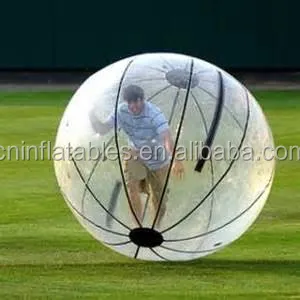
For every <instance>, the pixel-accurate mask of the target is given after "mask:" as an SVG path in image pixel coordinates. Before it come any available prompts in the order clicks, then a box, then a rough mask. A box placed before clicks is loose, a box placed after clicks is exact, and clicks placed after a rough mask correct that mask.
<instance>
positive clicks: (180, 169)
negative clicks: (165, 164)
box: [172, 159, 184, 179]
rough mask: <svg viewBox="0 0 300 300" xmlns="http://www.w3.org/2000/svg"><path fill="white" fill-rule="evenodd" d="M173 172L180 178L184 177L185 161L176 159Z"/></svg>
mask: <svg viewBox="0 0 300 300" xmlns="http://www.w3.org/2000/svg"><path fill="white" fill-rule="evenodd" d="M172 174H173V175H174V176H176V177H177V178H179V179H183V176H184V166H183V163H182V162H181V161H179V160H176V159H175V160H174V162H173V166H172Z"/></svg>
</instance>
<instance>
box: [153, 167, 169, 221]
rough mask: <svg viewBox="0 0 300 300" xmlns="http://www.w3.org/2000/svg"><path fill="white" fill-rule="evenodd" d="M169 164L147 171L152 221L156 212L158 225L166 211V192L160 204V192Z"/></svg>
mask: <svg viewBox="0 0 300 300" xmlns="http://www.w3.org/2000/svg"><path fill="white" fill-rule="evenodd" d="M168 169H169V165H166V166H164V167H162V168H161V169H158V170H155V171H148V172H149V173H148V180H149V183H150V190H151V193H150V195H151V196H150V197H151V198H150V201H151V203H152V208H153V221H154V218H155V216H156V214H157V211H158V210H159V212H158V217H157V221H156V225H158V226H159V224H160V222H161V220H162V218H163V216H164V215H165V213H166V202H167V198H168V196H167V192H165V195H164V198H163V200H162V203H161V204H160V200H161V196H162V192H163V189H164V186H165V181H166V177H167V173H168Z"/></svg>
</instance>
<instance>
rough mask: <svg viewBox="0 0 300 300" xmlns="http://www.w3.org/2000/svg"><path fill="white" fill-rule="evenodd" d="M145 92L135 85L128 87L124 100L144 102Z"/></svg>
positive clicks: (124, 93) (125, 90) (124, 92)
mask: <svg viewBox="0 0 300 300" xmlns="http://www.w3.org/2000/svg"><path fill="white" fill-rule="evenodd" d="M144 96H145V95H144V90H143V89H142V88H141V87H139V86H137V85H134V84H131V85H129V86H127V87H126V88H125V89H124V91H123V97H124V100H125V101H127V102H132V101H138V100H139V99H140V100H144Z"/></svg>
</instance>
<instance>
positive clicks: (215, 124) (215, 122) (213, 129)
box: [195, 71, 224, 173]
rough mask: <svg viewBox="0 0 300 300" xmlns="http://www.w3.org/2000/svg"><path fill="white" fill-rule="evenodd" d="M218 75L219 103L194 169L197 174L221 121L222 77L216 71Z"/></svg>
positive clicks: (222, 101) (200, 169)
mask: <svg viewBox="0 0 300 300" xmlns="http://www.w3.org/2000/svg"><path fill="white" fill-rule="evenodd" d="M218 74H219V97H218V99H219V101H218V104H217V107H216V110H215V113H214V118H213V121H212V124H211V126H210V129H209V133H208V136H207V139H206V141H205V145H204V147H205V148H204V149H203V150H202V153H201V158H200V159H199V160H198V162H197V164H196V167H195V171H197V172H199V173H200V172H201V171H202V169H203V167H204V165H205V162H206V161H207V156H208V149H207V148H209V149H210V148H211V146H212V144H213V142H214V139H215V136H216V133H217V129H218V127H219V123H220V120H221V115H222V110H223V103H224V84H223V76H222V74H221V72H219V71H218Z"/></svg>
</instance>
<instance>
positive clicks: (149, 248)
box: [149, 248, 169, 261]
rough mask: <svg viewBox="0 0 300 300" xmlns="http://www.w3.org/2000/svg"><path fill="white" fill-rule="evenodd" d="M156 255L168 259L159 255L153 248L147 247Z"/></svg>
mask: <svg viewBox="0 0 300 300" xmlns="http://www.w3.org/2000/svg"><path fill="white" fill-rule="evenodd" d="M149 249H150V250H151V251H152V252H153V253H154V254H155V255H156V256H158V257H159V258H161V259H163V260H165V261H169V259H167V258H165V257H163V256H162V255H160V254H159V253H157V251H155V250H154V249H153V248H149Z"/></svg>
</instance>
